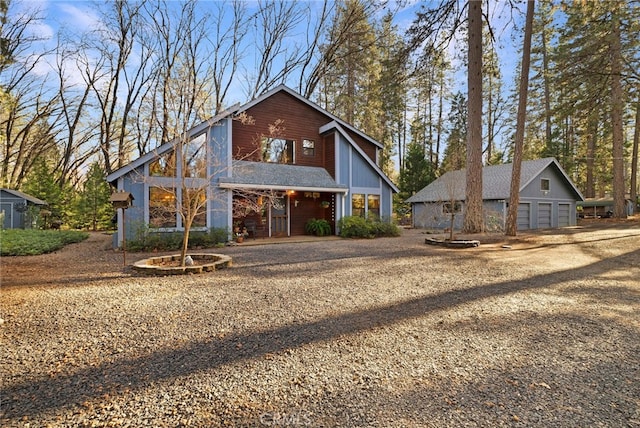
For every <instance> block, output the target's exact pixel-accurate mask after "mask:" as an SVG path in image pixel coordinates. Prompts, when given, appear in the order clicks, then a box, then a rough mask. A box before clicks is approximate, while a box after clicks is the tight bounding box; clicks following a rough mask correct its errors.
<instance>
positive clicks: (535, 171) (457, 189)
mask: <svg viewBox="0 0 640 428" xmlns="http://www.w3.org/2000/svg"><path fill="white" fill-rule="evenodd" d="M549 166H552V167H553V168H557V170H558V171H559V172H560V173H561V174H562V175H563V176H564V178H565V180H566V182H567V184H568V185H569V187H570V188H571V190H573V192H574V193H575V196H576V199H577V200H583V199H584V197H583V196H582V193H580V191H579V190H578V188H577V187H576V186H575V185H574V184H573V182H572V181H571V180H570V179H569V177H568V176H567V174H566V173H565V172H564V170H563V169H562V167H561V166H560V164H559V163H558V161H557V160H556V159H555V158H543V159H536V160H529V161H523V162H522V164H521V170H520V191H522V190H523V189H524V188H525V187H526V186H527V185H529V183H531V181H532V180H534V179H535V178H536V177H537V176H538V175H539V174H540V173H541V172H542V171H543V170H544V169H546V168H547V167H549ZM512 167H513V164H503V165H491V166H485V167H484V168H482V199H484V200H500V199H508V198H509V194H510V190H511V170H512ZM465 187H466V170H464V169H461V170H458V171H449V172H447V173H445V174H444V175H442V177H440V178H438V179H437V180H435V181H434V182H432V183H431V184H429V185H428V186H426V187H425V188H423V189H422V190H420V191H419V192H418V193H416V194H415V195H413V196H411V197H410V198H409V199H407V202H410V203H414V202H437V201H443V200H450V199H455V200H458V201H463V200H465Z"/></svg>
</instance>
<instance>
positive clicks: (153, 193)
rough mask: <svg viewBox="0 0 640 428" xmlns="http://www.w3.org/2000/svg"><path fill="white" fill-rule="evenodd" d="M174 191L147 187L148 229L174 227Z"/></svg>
mask: <svg viewBox="0 0 640 428" xmlns="http://www.w3.org/2000/svg"><path fill="white" fill-rule="evenodd" d="M176 211H177V210H176V195H175V189H163V188H160V187H149V227H151V228H165V227H176V214H177V212H176Z"/></svg>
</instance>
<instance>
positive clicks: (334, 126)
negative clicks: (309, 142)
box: [320, 120, 400, 193]
mask: <svg viewBox="0 0 640 428" xmlns="http://www.w3.org/2000/svg"><path fill="white" fill-rule="evenodd" d="M333 129H335V130H336V131H337V132H339V133H340V134H341V135H342V136H343V137H344V138H345V139H346V140H347V141H348V142H349V144H350V145H351V147H353V149H354V150H355V151H357V152H358V153H359V154H360V155H361V156H362V158H363V159H364V160H365V162H367V163H368V164H369V166H370V167H371V168H373V170H374V171H376V172H377V173H378V175H379V176H380V177H382V179H383V180H384V181H385V182H386V183H387V185H389V187H391V189H393V191H394V192H396V193H397V192H399V191H400V189H398V187H397V186H396V185H395V184H393V182H392V181H391V179H389V177H387V174H385V173H384V172H383V171H382V169H381V168H380V167H379V166H378V165H377V164H376V163H375V162H374V161H373V160H372V159H371V158H370V157H369V156H367V155H366V153H365V152H364V151H363V150H362V149H361V148H360V146H359V145H357V144H356V142H355V141H353V138H351V136H350V135H349V134H348V133H347V132H345V130H344V128H343V127H342V126H340V124H339V123H338V122H337V121H335V120H334V121H332V122H329V123H327V124H326V125H323V126H321V127H320V133H321V134H324V133H325V132H328V131H330V130H333Z"/></svg>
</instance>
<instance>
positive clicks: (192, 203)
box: [182, 189, 207, 227]
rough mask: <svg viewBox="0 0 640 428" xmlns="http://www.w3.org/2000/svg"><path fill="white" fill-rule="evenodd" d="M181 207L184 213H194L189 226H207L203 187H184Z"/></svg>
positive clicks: (205, 198)
mask: <svg viewBox="0 0 640 428" xmlns="http://www.w3.org/2000/svg"><path fill="white" fill-rule="evenodd" d="M182 209H183V212H184V213H195V217H194V218H193V223H191V227H207V197H206V194H205V190H204V189H184V190H183V191H182ZM183 226H184V225H183Z"/></svg>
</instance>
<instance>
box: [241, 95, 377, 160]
mask: <svg viewBox="0 0 640 428" xmlns="http://www.w3.org/2000/svg"><path fill="white" fill-rule="evenodd" d="M278 92H286V93H287V94H289V95H291V96H292V97H294V98H296V99H297V100H298V101H300V102H302V103H304V104H306V105H308V106H309V107H311V108H312V109H315V110H317V111H319V112H321V113H322V114H324V115H325V116H328V117H329V118H331V120H332V121H335V122H337V123H339V124H340V125H341V126H342V127H343V128H345V129H348V130H349V131H352V132H354V133H356V134H358V135H359V136H361V137H362V138H364V139H366V140H367V141H369V142H370V143H372V144H373V145H375V146H376V147H378V148H380V149H382V148H383V147H384V146H383V145H382V143H380V142H378V141H376V140H374V139H373V138H372V137H370V136H368V135H367V134H365V133H364V132H362V131H360V130H359V129H357V128H355V127H354V126H353V125H351V124H349V123H347V122H345V121H344V120H342V119H340V118H339V117H338V116H336V115H334V114H332V113H329V112H328V111H327V110H325V109H323V108H322V107H320V106H319V105H318V104H316V103H314V102H313V101H311V100H308V99H306V98H305V97H303V96H302V95H300V94H299V93H297V92H296V91H294V90H293V89H291V88H289V87H288V86H286V85H284V84H281V85H278V86H277V87H275V88H273V89H272V90H270V91H267V92H265V93H264V94H262V95H260V96H259V97H257V98H255V99H253V100H252V101H249V102H248V103H246V104H244V105H242V106H241V107H240V108H238V110H237V113H240V112H243V111H245V110H248V109H249V108H251V107H253V106H255V105H256V104H259V103H261V102H262V101H264V100H266V99H267V98H269V97H271V96H272V95H274V94H276V93H278Z"/></svg>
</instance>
